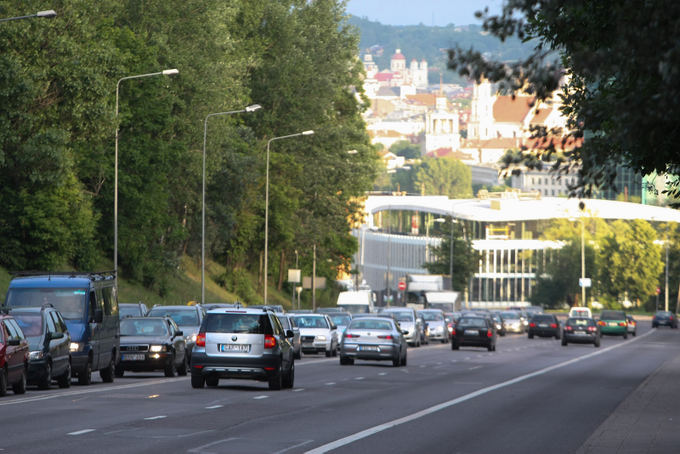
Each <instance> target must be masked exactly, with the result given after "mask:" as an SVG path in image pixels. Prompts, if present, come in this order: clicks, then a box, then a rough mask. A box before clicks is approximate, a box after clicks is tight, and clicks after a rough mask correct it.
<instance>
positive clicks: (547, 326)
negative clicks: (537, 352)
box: [527, 314, 562, 339]
mask: <svg viewBox="0 0 680 454" xmlns="http://www.w3.org/2000/svg"><path fill="white" fill-rule="evenodd" d="M527 336H528V337H529V339H533V338H534V336H540V337H554V338H555V339H559V338H560V337H562V327H561V326H560V321H559V320H558V319H557V317H556V316H555V315H553V314H537V315H534V316H533V317H531V320H530V321H529V330H528V331H527Z"/></svg>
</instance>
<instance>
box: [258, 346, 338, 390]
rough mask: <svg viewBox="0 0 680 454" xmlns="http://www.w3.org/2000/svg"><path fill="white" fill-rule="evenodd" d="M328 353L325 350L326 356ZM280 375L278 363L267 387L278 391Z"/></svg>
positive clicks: (280, 382)
mask: <svg viewBox="0 0 680 454" xmlns="http://www.w3.org/2000/svg"><path fill="white" fill-rule="evenodd" d="M328 353H330V352H327V354H326V356H330V355H329V354H328ZM281 375H283V374H282V373H281V366H280V365H279V367H278V369H277V370H276V372H274V374H273V375H272V376H271V377H269V389H271V390H272V391H278V390H280V389H281V387H282V386H283V377H282V376H281Z"/></svg>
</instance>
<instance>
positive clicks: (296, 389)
mask: <svg viewBox="0 0 680 454" xmlns="http://www.w3.org/2000/svg"><path fill="white" fill-rule="evenodd" d="M304 390H305V388H295V389H294V390H293V392H294V393H299V392H300V391H304Z"/></svg>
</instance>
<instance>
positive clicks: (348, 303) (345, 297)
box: [337, 290, 374, 314]
mask: <svg viewBox="0 0 680 454" xmlns="http://www.w3.org/2000/svg"><path fill="white" fill-rule="evenodd" d="M337 306H338V308H340V309H342V310H343V311H346V312H350V313H352V314H361V313H365V314H368V313H371V312H374V307H373V292H371V291H370V290H349V291H346V292H340V294H338V304H337Z"/></svg>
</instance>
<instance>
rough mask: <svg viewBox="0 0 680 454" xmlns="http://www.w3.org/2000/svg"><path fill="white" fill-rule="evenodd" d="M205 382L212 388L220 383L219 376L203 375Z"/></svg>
mask: <svg viewBox="0 0 680 454" xmlns="http://www.w3.org/2000/svg"><path fill="white" fill-rule="evenodd" d="M205 384H206V385H208V386H210V387H211V388H214V387H216V386H217V385H219V384H220V377H218V376H216V375H208V376H207V377H205Z"/></svg>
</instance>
